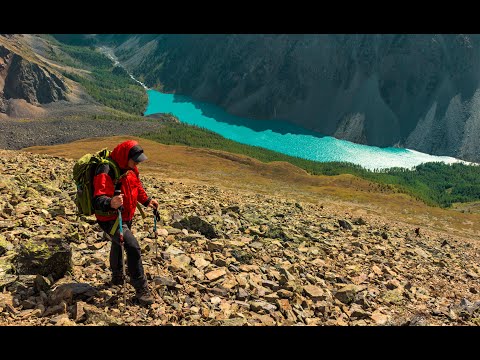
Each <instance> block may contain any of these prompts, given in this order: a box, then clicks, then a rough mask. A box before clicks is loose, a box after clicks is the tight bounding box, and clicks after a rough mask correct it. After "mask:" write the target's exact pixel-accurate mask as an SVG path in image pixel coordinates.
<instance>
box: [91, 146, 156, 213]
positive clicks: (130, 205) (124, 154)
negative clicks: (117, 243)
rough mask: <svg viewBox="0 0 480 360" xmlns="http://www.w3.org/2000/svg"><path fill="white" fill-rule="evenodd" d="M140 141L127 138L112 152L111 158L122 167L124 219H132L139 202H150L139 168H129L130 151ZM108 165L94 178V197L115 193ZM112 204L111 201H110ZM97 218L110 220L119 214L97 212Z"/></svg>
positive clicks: (120, 180) (145, 204)
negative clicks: (106, 214)
mask: <svg viewBox="0 0 480 360" xmlns="http://www.w3.org/2000/svg"><path fill="white" fill-rule="evenodd" d="M137 144H138V142H136V141H135V140H127V141H124V142H123V143H121V144H119V145H117V146H116V147H115V149H113V151H112V153H111V154H110V158H111V159H112V160H114V161H115V162H116V163H117V164H118V166H119V167H120V173H121V177H120V179H119V180H118V181H119V182H120V183H121V190H122V194H123V211H122V220H123V221H130V220H132V218H133V215H134V214H135V210H136V206H137V202H139V203H141V204H143V205H144V206H147V205H148V203H149V202H150V198H149V197H148V196H147V193H146V192H145V190H144V188H143V185H142V182H141V181H140V175H139V172H138V168H137V167H136V166H135V167H134V169H133V170H132V169H128V168H127V166H128V165H127V164H128V153H129V151H130V149H131V148H132V147H134V146H135V145H137ZM108 168H109V167H108V166H107V167H106V169H107V170H106V171H105V172H101V171H100V173H99V172H97V174H96V175H95V177H94V178H93V189H94V192H93V197H94V198H96V197H98V196H107V197H108V198H112V197H113V195H114V191H115V188H114V182H113V180H112V178H111V177H110V175H109V174H108ZM108 204H110V201H108ZM109 210H110V211H115V210H114V209H112V208H109ZM95 216H96V218H97V219H98V220H99V221H110V220H115V219H116V218H117V214H116V213H113V214H112V215H108V216H103V215H99V214H95Z"/></svg>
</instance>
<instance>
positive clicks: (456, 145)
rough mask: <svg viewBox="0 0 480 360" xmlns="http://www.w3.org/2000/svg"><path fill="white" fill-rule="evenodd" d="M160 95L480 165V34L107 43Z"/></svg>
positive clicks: (140, 38) (110, 39) (141, 38)
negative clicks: (184, 97)
mask: <svg viewBox="0 0 480 360" xmlns="http://www.w3.org/2000/svg"><path fill="white" fill-rule="evenodd" d="M97 41H99V42H106V43H110V44H111V45H112V46H114V47H115V52H116V55H117V56H118V57H119V59H120V60H121V61H122V63H123V64H124V65H125V66H126V67H127V68H128V69H129V70H131V71H132V72H133V73H134V75H135V76H136V77H138V78H139V79H140V80H141V81H142V82H145V83H146V84H147V85H148V86H150V87H155V88H158V89H160V90H162V91H166V92H175V93H179V94H186V95H190V96H192V97H193V98H195V99H197V100H201V101H209V102H213V103H215V104H218V105H220V106H222V107H223V108H225V109H226V110H227V111H229V112H230V113H232V114H235V115H240V116H246V117H252V118H256V119H259V120H261V119H275V118H276V119H285V120H288V121H291V122H293V123H295V124H298V125H300V126H303V127H305V128H308V129H312V130H315V131H318V132H320V133H322V134H326V135H335V136H338V137H340V138H343V139H346V140H351V141H355V142H360V143H366V144H368V145H376V146H393V145H399V146H404V147H409V148H412V149H416V150H418V151H422V152H427V153H432V154H436V155H449V156H454V157H458V158H462V159H466V160H470V161H480V140H479V138H478V137H477V136H474V134H476V133H478V132H479V131H480V121H479V120H478V119H479V118H478V116H477V113H478V108H479V104H478V101H477V99H478V97H479V94H480V93H479V92H478V91H479V86H478V85H479V82H480V67H479V66H478V65H477V64H478V63H479V60H480V37H479V36H478V35H455V34H446V35H445V34H444V35H428V34H424V35H409V34H400V35H388V34H380V35H374V34H368V35H362V34H349V35H335V34H329V35H275V34H273V35H262V34H255V35H253V34H248V35H247V34H245V35H235V34H230V35H220V34H212V35H201V34H195V35H188V34H182V35H174V34H169V35H157V36H154V35H151V34H150V35H130V36H126V35H122V36H121V37H116V36H114V35H102V36H100V37H97Z"/></svg>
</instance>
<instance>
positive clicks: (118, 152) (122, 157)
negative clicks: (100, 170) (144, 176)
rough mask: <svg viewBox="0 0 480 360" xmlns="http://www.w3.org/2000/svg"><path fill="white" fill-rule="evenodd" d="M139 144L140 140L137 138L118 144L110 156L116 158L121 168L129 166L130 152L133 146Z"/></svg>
mask: <svg viewBox="0 0 480 360" xmlns="http://www.w3.org/2000/svg"><path fill="white" fill-rule="evenodd" d="M135 145H138V142H137V141H135V140H127V141H124V142H122V143H121V144H118V145H117V146H116V147H115V149H113V151H112V153H111V154H110V157H111V158H112V159H113V160H115V162H116V163H117V164H118V166H120V169H127V168H128V152H129V151H130V149H131V148H132V147H134V146H135Z"/></svg>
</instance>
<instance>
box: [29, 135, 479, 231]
mask: <svg viewBox="0 0 480 360" xmlns="http://www.w3.org/2000/svg"><path fill="white" fill-rule="evenodd" d="M127 139H135V140H137V141H138V142H139V143H140V145H141V146H142V147H143V148H144V150H145V154H146V155H147V156H148V158H149V160H148V161H146V162H145V163H142V164H141V165H139V168H140V171H141V173H142V174H145V175H152V176H156V177H158V178H159V179H164V180H176V181H182V182H183V183H186V184H188V183H190V182H194V183H208V184H210V185H215V186H219V187H224V188H228V189H234V190H243V191H253V192H257V193H262V194H268V195H272V196H275V195H279V196H282V197H286V198H290V199H293V200H296V201H305V202H312V203H318V204H324V205H325V206H328V207H329V208H334V209H336V211H338V212H345V213H349V214H351V215H353V216H362V215H367V214H368V215H370V216H374V217H379V218H385V219H387V220H389V221H393V222H402V223H405V225H406V226H415V227H416V226H420V227H425V228H431V229H432V230H438V231H443V232H445V233H446V235H448V234H451V235H459V236H468V237H477V238H478V237H479V236H480V221H479V220H480V215H479V214H470V213H462V212H459V211H455V210H449V209H441V208H437V207H431V206H427V205H425V204H424V203H422V202H420V201H417V200H415V199H413V198H412V197H410V196H408V195H406V194H400V193H394V192H392V191H390V190H383V191H382V190H381V186H379V185H378V184H374V183H371V182H369V181H366V180H363V179H360V178H357V177H355V176H353V175H349V174H345V175H339V176H315V175H309V174H308V173H307V172H305V171H304V170H303V169H300V168H298V167H296V166H294V165H292V164H290V163H285V162H272V163H269V164H266V163H262V162H260V161H258V160H255V159H252V158H249V157H247V156H243V155H237V154H231V153H226V152H222V151H218V150H211V149H203V148H191V147H187V146H178V145H163V144H160V143H157V142H154V141H150V140H145V139H142V138H138V137H131V136H130V137H126V136H115V137H108V138H105V137H98V138H90V139H84V140H79V141H75V142H72V143H69V144H62V145H54V146H35V147H30V148H26V149H23V150H25V151H30V152H33V153H40V154H49V155H54V156H61V157H65V158H71V159H78V158H80V157H81V156H82V155H84V154H85V153H92V152H95V151H97V150H100V149H102V148H104V147H107V148H109V149H113V148H114V147H115V146H116V145H117V144H118V143H120V142H122V141H124V140H127Z"/></svg>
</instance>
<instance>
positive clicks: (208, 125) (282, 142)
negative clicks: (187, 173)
mask: <svg viewBox="0 0 480 360" xmlns="http://www.w3.org/2000/svg"><path fill="white" fill-rule="evenodd" d="M147 94H148V99H149V101H148V106H147V109H146V111H145V113H144V114H145V115H150V114H155V113H172V114H173V115H175V116H176V117H177V118H178V119H179V120H180V121H181V122H183V123H186V124H190V125H196V126H198V127H202V128H205V129H208V130H210V131H213V132H215V133H218V134H220V135H222V136H223V137H225V138H227V139H231V140H234V141H237V142H239V143H243V144H248V145H254V146H260V147H263V148H266V149H270V150H274V151H277V152H280V153H283V154H287V155H291V156H296V157H300V158H304V159H309V160H315V161H321V162H328V161H348V162H351V163H355V164H358V165H361V166H363V167H364V168H367V169H385V168H390V167H404V168H412V167H414V166H416V165H418V164H421V163H425V162H432V161H441V162H445V163H453V162H458V161H460V160H458V159H455V158H453V157H448V156H434V155H429V154H425V153H421V152H418V151H414V150H409V149H403V148H394V147H388V148H379V147H375V146H367V145H360V144H355V143H352V142H350V141H345V140H339V139H335V138H334V137H331V136H322V135H320V134H318V133H314V132H312V131H309V130H306V129H303V128H301V127H298V126H295V125H293V124H291V123H288V122H282V121H278V120H274V121H273V120H252V119H247V118H242V117H238V116H234V115H231V114H228V113H227V112H225V111H224V110H223V109H221V108H219V107H218V106H216V105H213V104H209V103H205V102H198V101H195V100H193V99H192V98H190V97H188V96H183V95H175V94H164V93H161V92H158V91H155V90H151V89H148V90H147Z"/></svg>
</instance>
